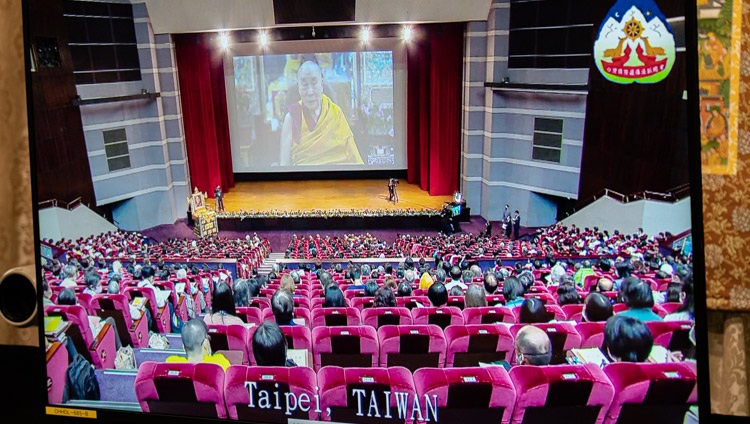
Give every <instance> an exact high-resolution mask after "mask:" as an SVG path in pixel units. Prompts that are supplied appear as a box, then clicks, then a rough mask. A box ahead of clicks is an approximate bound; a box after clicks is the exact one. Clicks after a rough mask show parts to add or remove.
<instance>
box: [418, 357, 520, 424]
mask: <svg viewBox="0 0 750 424" xmlns="http://www.w3.org/2000/svg"><path fill="white" fill-rule="evenodd" d="M414 388H415V390H416V392H417V396H418V398H419V399H420V401H421V402H420V405H421V407H422V417H423V418H425V422H434V421H438V422H452V423H458V422H475V423H509V422H510V418H511V416H512V413H513V407H514V405H515V401H516V389H515V388H514V387H513V382H512V381H511V379H510V375H508V372H507V371H505V368H503V367H488V368H479V367H472V368H444V369H434V368H422V369H419V370H417V371H415V372H414ZM433 408H434V409H438V410H439V416H438V417H437V418H438V420H436V419H435V418H436V417H435V416H434V409H433Z"/></svg>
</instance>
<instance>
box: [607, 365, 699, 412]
mask: <svg viewBox="0 0 750 424" xmlns="http://www.w3.org/2000/svg"><path fill="white" fill-rule="evenodd" d="M604 373H605V374H606V375H607V376H608V377H609V380H610V381H611V382H612V385H613V386H614V389H615V397H614V401H613V402H612V406H611V407H610V408H609V412H608V413H607V417H606V420H605V421H604V423H605V424H631V423H637V424H640V423H642V422H643V421H644V417H648V421H649V422H657V423H664V424H678V423H679V424H682V422H683V420H684V417H685V413H686V412H687V410H688V408H689V407H690V406H691V405H694V404H696V403H697V401H698V387H697V384H696V375H695V372H694V370H693V369H692V368H691V367H690V366H689V365H688V363H683V362H668V363H663V364H651V363H629V362H618V363H614V364H609V365H607V366H606V367H604Z"/></svg>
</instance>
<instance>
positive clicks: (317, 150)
mask: <svg viewBox="0 0 750 424" xmlns="http://www.w3.org/2000/svg"><path fill="white" fill-rule="evenodd" d="M233 66H234V87H235V105H234V106H235V107H236V120H235V121H236V122H235V128H234V132H233V137H232V149H233V155H232V156H233V161H234V170H235V172H262V171H279V170H290V168H295V169H298V168H297V167H306V168H308V169H307V170H336V169H339V168H340V167H341V166H354V167H355V168H356V167H358V166H361V167H362V168H369V167H374V168H376V169H395V168H399V167H403V156H404V148H403V144H404V143H403V140H399V138H398V137H397V134H396V129H395V127H394V84H393V81H394V78H393V52H391V51H367V52H333V53H315V54H283V55H265V56H235V57H234V58H233ZM230 107H232V105H231V104H230ZM401 138H403V136H401Z"/></svg>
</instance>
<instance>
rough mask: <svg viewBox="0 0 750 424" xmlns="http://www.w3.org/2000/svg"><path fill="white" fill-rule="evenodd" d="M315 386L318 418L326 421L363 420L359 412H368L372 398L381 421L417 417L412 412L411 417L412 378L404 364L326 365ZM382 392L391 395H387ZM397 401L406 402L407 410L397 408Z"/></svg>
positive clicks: (417, 417)
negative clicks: (359, 366) (318, 394)
mask: <svg viewBox="0 0 750 424" xmlns="http://www.w3.org/2000/svg"><path fill="white" fill-rule="evenodd" d="M318 386H319V387H320V391H319V392H320V407H321V410H322V411H323V413H322V414H321V418H322V419H323V420H326V421H335V422H342V423H343V422H350V423H355V422H362V420H363V417H362V415H363V414H364V415H366V414H367V411H368V410H369V408H370V405H371V400H374V402H373V403H374V404H375V405H377V409H378V413H379V414H380V415H381V416H383V418H384V419H383V420H382V422H392V423H408V424H411V423H414V422H416V421H419V418H420V417H419V414H418V413H417V412H414V414H415V415H414V417H413V419H412V405H413V404H414V396H415V391H414V381H413V379H412V375H411V373H410V372H409V370H407V369H406V368H403V367H393V368H374V367H373V368H341V367H325V368H323V369H321V370H320V371H318ZM385 392H390V394H389V395H386V393H385ZM357 393H359V395H358V394H357ZM400 400H405V401H406V402H399V401H400ZM386 402H388V403H386ZM399 403H401V404H405V405H406V406H407V407H406V409H403V408H401V409H399V406H398V404H399ZM329 410H330V412H331V414H330V416H327V415H326V411H329ZM373 412H374V411H373ZM376 421H377V420H370V421H369V422H376Z"/></svg>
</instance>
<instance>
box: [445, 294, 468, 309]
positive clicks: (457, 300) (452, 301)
mask: <svg viewBox="0 0 750 424" xmlns="http://www.w3.org/2000/svg"><path fill="white" fill-rule="evenodd" d="M465 304H466V302H465V299H464V296H448V302H447V303H446V304H445V306H454V307H456V308H458V309H463V308H464V306H465Z"/></svg>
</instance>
